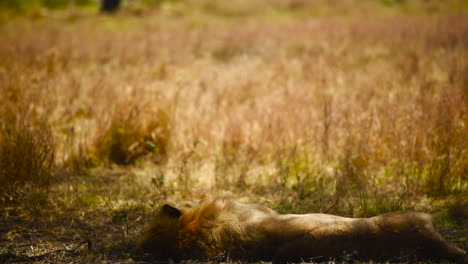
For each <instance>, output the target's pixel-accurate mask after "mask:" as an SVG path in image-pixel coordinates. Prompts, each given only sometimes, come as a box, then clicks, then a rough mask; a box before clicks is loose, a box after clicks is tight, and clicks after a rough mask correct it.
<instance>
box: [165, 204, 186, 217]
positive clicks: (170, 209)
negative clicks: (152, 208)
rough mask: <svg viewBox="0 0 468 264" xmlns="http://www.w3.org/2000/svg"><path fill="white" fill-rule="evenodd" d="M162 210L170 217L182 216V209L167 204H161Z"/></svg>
mask: <svg viewBox="0 0 468 264" xmlns="http://www.w3.org/2000/svg"><path fill="white" fill-rule="evenodd" d="M162 211H163V213H164V214H166V215H167V216H169V217H170V218H176V219H178V218H179V217H181V216H182V211H180V210H179V209H177V208H175V207H173V206H170V205H168V204H165V205H163V207H162Z"/></svg>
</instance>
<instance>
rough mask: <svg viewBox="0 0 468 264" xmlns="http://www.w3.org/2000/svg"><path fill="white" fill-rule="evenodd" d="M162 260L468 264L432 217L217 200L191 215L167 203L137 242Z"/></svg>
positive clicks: (192, 212)
mask: <svg viewBox="0 0 468 264" xmlns="http://www.w3.org/2000/svg"><path fill="white" fill-rule="evenodd" d="M137 247H138V248H140V249H143V250H145V251H147V252H149V253H151V254H152V255H153V256H155V257H159V258H172V259H174V260H180V259H203V260H207V259H211V260H213V259H220V258H224V257H229V258H233V259H249V260H277V261H300V260H309V259H314V260H315V259H327V258H339V257H342V256H343V254H352V256H353V258H358V259H390V260H395V259H399V258H401V257H408V256H414V257H418V258H441V259H448V260H452V261H461V262H463V258H464V256H465V255H466V253H465V252H464V251H463V250H461V249H459V248H456V247H454V246H452V245H450V244H449V243H448V242H447V241H446V240H445V239H444V238H442V236H441V235H440V234H439V233H438V232H437V230H436V228H435V225H434V223H433V220H432V217H431V216H430V215H428V214H425V213H418V212H409V211H407V212H393V213H387V214H383V215H379V216H375V217H371V218H346V217H339V216H334V215H326V214H305V215H293V214H289V215H280V214H278V213H276V212H275V211H273V210H271V209H269V208H267V207H264V206H261V205H255V204H242V203H238V202H234V201H230V200H225V199H215V200H210V201H206V202H204V203H202V204H201V205H200V206H198V207H196V208H193V209H189V210H187V211H185V212H182V211H179V210H178V209H176V208H174V207H171V206H168V205H165V206H163V207H162V208H161V209H160V211H159V212H158V213H157V214H156V216H155V218H154V219H153V221H152V222H151V223H150V225H149V227H148V228H147V229H146V230H145V231H144V233H143V234H142V236H141V237H140V238H139V240H138V242H137ZM465 263H466V259H465Z"/></svg>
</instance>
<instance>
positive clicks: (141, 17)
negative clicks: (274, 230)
mask: <svg viewBox="0 0 468 264" xmlns="http://www.w3.org/2000/svg"><path fill="white" fill-rule="evenodd" d="M382 2H392V1H382ZM397 2H398V1H397ZM0 13H1V12H0ZM467 14H468V3H467V2H466V1H463V0H450V1H443V2H442V1H440V2H438V1H416V0H414V1H411V0H408V1H403V3H400V4H383V3H381V2H379V1H358V0H341V1H337V0H336V1H305V0H302V1H301V0H290V1H279V0H275V1H267V0H258V1H246V0H245V1H244V0H242V1H241V0H239V1H237V2H236V1H233V2H221V1H219V2H218V1H209V0H205V1H202V0H190V1H175V2H168V3H165V4H162V5H161V6H160V7H159V8H152V9H144V8H141V7H139V6H132V5H128V6H124V8H123V9H122V10H121V11H120V12H119V13H117V14H115V15H100V14H98V13H97V12H96V11H95V10H93V9H86V10H81V9H71V10H70V9H67V10H62V11H49V10H45V9H39V10H34V11H30V12H29V13H27V14H23V15H22V16H20V17H12V16H10V15H8V16H4V17H8V18H7V19H6V18H5V19H4V20H0V21H2V22H1V24H0V189H2V192H1V193H0V262H5V263H17V262H31V261H32V260H34V261H36V262H42V263H138V261H144V259H143V260H142V259H139V256H138V255H137V254H135V253H134V249H133V241H134V239H135V237H136V236H137V234H138V233H139V232H140V231H141V229H142V228H143V226H144V224H145V223H146V221H147V219H148V217H149V216H150V215H151V212H152V210H153V209H155V208H157V207H158V206H159V205H161V204H163V203H166V202H170V203H174V204H181V203H185V202H186V201H194V200H199V199H203V198H206V197H210V196H224V197H232V198H233V199H239V200H241V201H248V202H255V203H261V204H264V205H267V206H269V207H272V208H274V209H276V210H278V211H280V212H283V213H306V212H327V213H332V214H338V215H344V216H357V217H362V216H372V215H376V214H379V213H383V212H389V211H395V210H406V209H411V210H420V211H424V212H429V213H432V214H434V215H435V216H436V219H437V223H438V225H439V226H440V227H441V230H442V232H443V233H444V235H445V236H446V237H448V238H449V240H450V241H451V242H453V243H454V244H456V245H458V246H460V247H462V248H464V249H465V250H467V249H468V239H467V237H468V222H467V219H468V140H467V135H468V133H467V132H468V128H467V126H468V108H467V103H468V16H467ZM86 240H89V241H90V242H91V245H90V248H86V247H84V246H82V247H80V248H78V249H77V250H76V251H70V252H65V251H57V252H54V250H58V249H65V248H67V249H71V248H73V247H75V246H77V245H79V244H80V243H81V242H83V241H86ZM47 252H52V253H51V254H49V255H46V256H43V257H40V258H36V259H34V258H31V256H39V255H42V254H44V253H47ZM141 263H144V262H141Z"/></svg>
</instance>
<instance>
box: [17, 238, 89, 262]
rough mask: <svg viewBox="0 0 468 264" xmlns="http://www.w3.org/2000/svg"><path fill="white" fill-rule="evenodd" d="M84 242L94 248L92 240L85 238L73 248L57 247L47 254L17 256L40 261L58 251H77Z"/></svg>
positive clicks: (26, 259)
mask: <svg viewBox="0 0 468 264" xmlns="http://www.w3.org/2000/svg"><path fill="white" fill-rule="evenodd" d="M84 244H87V245H88V250H91V248H92V243H91V241H90V240H88V239H87V240H84V241H83V242H81V243H80V244H79V245H78V246H76V247H75V248H73V249H57V250H53V251H50V252H47V253H45V254H42V255H38V256H31V257H29V256H16V258H20V259H22V260H25V261H28V262H29V261H39V260H43V259H45V258H46V257H47V256H49V255H51V254H55V253H58V252H65V253H75V252H76V250H78V249H79V248H80V247H81V246H83V245H84Z"/></svg>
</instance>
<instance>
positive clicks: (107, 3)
mask: <svg viewBox="0 0 468 264" xmlns="http://www.w3.org/2000/svg"><path fill="white" fill-rule="evenodd" d="M121 3H122V1H121V0H102V1H101V12H103V13H113V12H115V11H117V10H118V9H119V8H120V4H121Z"/></svg>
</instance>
